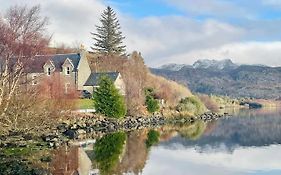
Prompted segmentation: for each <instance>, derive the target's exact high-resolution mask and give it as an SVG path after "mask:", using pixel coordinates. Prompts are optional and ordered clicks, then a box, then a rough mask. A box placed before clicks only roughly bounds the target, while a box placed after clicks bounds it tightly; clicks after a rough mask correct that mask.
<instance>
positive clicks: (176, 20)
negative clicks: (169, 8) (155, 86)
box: [121, 16, 245, 65]
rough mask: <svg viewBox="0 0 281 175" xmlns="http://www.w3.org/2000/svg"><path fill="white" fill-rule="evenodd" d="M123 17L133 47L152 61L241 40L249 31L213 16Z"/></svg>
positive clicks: (130, 46)
mask: <svg viewBox="0 0 281 175" xmlns="http://www.w3.org/2000/svg"><path fill="white" fill-rule="evenodd" d="M121 21H122V20H121ZM123 21H124V24H125V28H123V29H125V30H124V33H125V34H126V36H127V40H126V42H127V43H128V46H129V47H128V48H129V50H132V49H137V50H140V51H141V52H143V55H144V56H145V58H147V62H148V63H149V64H150V65H154V64H155V65H156V64H159V63H163V62H165V61H167V60H165V58H167V57H172V56H173V55H177V54H178V53H183V52H190V51H192V50H194V49H204V48H205V49H207V48H212V47H217V46H220V45H223V44H226V43H229V42H234V41H238V40H239V39H241V38H242V37H243V36H244V35H245V31H244V30H243V28H240V27H236V26H233V25H230V24H228V23H223V22H219V21H216V20H212V19H210V20H205V21H197V20H194V19H191V18H187V17H181V16H166V17H148V18H143V19H140V20H136V19H129V18H126V20H123ZM175 61H178V60H175Z"/></svg>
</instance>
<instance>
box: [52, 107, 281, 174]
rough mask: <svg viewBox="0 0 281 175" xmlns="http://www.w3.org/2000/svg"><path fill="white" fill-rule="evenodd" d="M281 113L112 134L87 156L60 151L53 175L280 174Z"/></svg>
mask: <svg viewBox="0 0 281 175" xmlns="http://www.w3.org/2000/svg"><path fill="white" fill-rule="evenodd" d="M280 114H281V112H280V110H273V111H272V110H242V111H240V112H239V113H235V114H234V115H235V117H231V118H225V119H221V120H218V121H216V122H212V123H208V124H206V123H204V122H195V123H193V124H190V125H177V126H163V127H161V128H157V129H155V130H148V129H144V130H140V131H131V132H128V133H124V132H118V133H112V134H107V135H105V136H104V137H102V138H100V139H97V142H96V143H95V144H94V145H91V146H90V147H92V148H93V149H88V150H87V151H86V153H87V154H86V153H85V151H84V149H82V148H80V147H73V148H71V149H70V148H68V149H67V148H65V149H67V150H63V151H61V150H60V151H59V152H58V153H57V155H59V154H61V152H64V153H65V155H59V156H57V158H55V159H54V160H55V161H54V163H53V165H54V167H55V168H54V171H53V172H54V173H53V174H58V173H59V172H62V171H64V172H65V173H64V174H67V173H68V172H69V173H70V172H72V173H79V174H82V173H85V174H87V172H88V174H89V172H92V173H93V172H99V173H100V174H161V175H162V174H164V175H165V174H175V175H181V174H193V175H196V174H210V175H212V174H216V175H217V174H230V175H232V174H281V153H280V150H281V145H280V144H281V117H280V116H281V115H280ZM97 169H99V171H97ZM55 170H57V171H55Z"/></svg>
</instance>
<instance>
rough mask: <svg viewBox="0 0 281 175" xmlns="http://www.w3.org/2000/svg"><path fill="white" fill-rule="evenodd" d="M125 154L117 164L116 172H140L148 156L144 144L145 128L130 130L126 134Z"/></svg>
mask: <svg viewBox="0 0 281 175" xmlns="http://www.w3.org/2000/svg"><path fill="white" fill-rule="evenodd" d="M127 138H128V139H127V142H126V149H125V154H124V156H123V159H122V161H121V162H120V164H119V165H118V168H117V170H116V174H122V173H129V172H130V173H133V174H141V172H142V170H143V168H144V166H145V162H146V159H147V156H148V151H147V148H146V145H145V140H146V138H147V130H141V131H132V132H129V133H128V134H127Z"/></svg>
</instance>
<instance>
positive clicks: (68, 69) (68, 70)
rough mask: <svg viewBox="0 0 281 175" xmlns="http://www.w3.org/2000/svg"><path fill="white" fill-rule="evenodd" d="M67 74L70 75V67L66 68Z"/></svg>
mask: <svg viewBox="0 0 281 175" xmlns="http://www.w3.org/2000/svg"><path fill="white" fill-rule="evenodd" d="M65 74H66V75H70V67H66V70H65Z"/></svg>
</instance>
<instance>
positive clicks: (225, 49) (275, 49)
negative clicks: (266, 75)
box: [165, 41, 281, 66]
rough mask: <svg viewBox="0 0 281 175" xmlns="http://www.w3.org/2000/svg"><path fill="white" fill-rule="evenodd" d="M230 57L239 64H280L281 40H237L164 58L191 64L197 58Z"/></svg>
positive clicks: (219, 58)
mask: <svg viewBox="0 0 281 175" xmlns="http://www.w3.org/2000/svg"><path fill="white" fill-rule="evenodd" d="M202 58H206V59H216V60H222V59H225V58H230V59H232V60H233V61H234V62H236V63H239V64H263V65H270V66H281V62H280V59H281V42H280V41H276V42H237V43H231V44H225V45H222V46H219V47H215V48H209V49H198V50H193V51H191V52H186V53H182V54H178V55H173V56H171V57H169V58H165V60H166V61H167V62H170V63H172V62H180V63H187V64H192V63H193V62H195V61H196V60H198V59H202Z"/></svg>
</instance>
